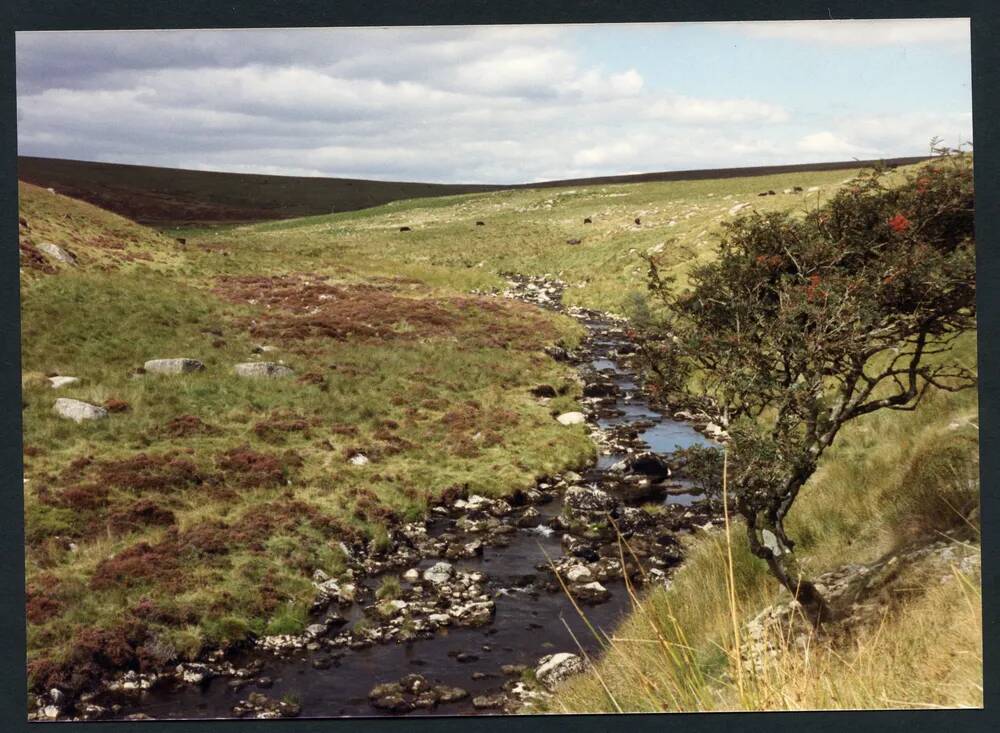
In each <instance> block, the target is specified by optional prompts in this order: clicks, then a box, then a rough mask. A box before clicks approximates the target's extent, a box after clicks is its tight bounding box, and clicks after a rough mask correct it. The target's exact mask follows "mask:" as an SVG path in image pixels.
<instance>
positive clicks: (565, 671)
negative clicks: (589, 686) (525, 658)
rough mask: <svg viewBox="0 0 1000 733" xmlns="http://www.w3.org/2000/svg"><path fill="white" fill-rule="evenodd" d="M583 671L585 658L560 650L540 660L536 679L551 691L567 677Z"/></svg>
mask: <svg viewBox="0 0 1000 733" xmlns="http://www.w3.org/2000/svg"><path fill="white" fill-rule="evenodd" d="M582 671H583V660H582V659H581V658H580V657H578V656H577V655H576V654H570V653H569V652H560V653H559V654H549V655H548V656H545V657H542V658H541V659H539V660H538V666H537V667H536V668H535V679H537V680H538V681H539V682H540V683H541V684H542V686H543V687H545V689H547V690H549V691H550V692H551V691H552V690H554V689H555V687H556V685H558V684H559V683H560V682H562V681H563V680H564V679H566V678H567V677H570V676H571V675H574V674H579V673H580V672H582Z"/></svg>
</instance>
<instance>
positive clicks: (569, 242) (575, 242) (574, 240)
mask: <svg viewBox="0 0 1000 733" xmlns="http://www.w3.org/2000/svg"><path fill="white" fill-rule="evenodd" d="M579 243H580V240H579V239H577V238H576V237H574V238H573V239H567V240H566V244H579Z"/></svg>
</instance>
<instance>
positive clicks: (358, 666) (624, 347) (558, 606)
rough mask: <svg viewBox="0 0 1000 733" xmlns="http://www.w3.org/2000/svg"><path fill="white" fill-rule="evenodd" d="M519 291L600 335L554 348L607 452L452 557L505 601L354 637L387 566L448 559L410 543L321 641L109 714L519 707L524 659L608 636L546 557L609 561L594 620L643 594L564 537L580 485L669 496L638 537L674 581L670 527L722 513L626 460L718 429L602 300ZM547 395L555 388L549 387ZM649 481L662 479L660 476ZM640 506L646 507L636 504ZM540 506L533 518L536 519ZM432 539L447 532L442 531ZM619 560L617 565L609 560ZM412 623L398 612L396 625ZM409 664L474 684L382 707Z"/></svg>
mask: <svg viewBox="0 0 1000 733" xmlns="http://www.w3.org/2000/svg"><path fill="white" fill-rule="evenodd" d="M506 295H507V296H508V297H517V298H520V299H522V300H525V301H528V302H532V303H535V304H536V305H540V306H542V307H546V308H550V309H554V310H559V311H561V312H565V313H568V314H569V315H571V316H573V317H575V318H577V319H578V320H579V321H580V322H581V323H583V324H584V325H585V326H586V328H587V331H588V337H587V339H586V340H585V342H584V343H583V344H582V345H581V347H580V348H579V349H577V350H575V351H574V352H573V353H571V354H566V353H559V354H553V355H554V356H555V357H556V358H559V359H562V360H565V361H568V362H570V363H572V364H574V365H575V366H576V368H577V369H578V372H579V374H580V376H581V378H582V379H583V382H584V384H585V385H586V386H585V392H584V394H585V395H592V396H591V397H589V398H586V399H585V400H584V403H585V404H586V405H587V407H586V408H585V409H586V411H587V413H588V415H587V427H588V428H589V429H590V430H591V433H592V434H593V435H594V437H595V441H596V442H597V444H598V447H599V454H600V455H599V458H598V460H597V462H596V464H595V465H593V466H591V467H589V468H588V469H587V470H585V471H582V475H577V474H567V475H566V476H564V477H554V478H552V479H549V480H547V481H546V482H540V484H539V486H538V487H536V488H537V489H538V491H537V492H536V494H537V495H538V496H534V495H532V497H533V498H534V499H535V500H534V501H532V500H529V501H527V502H520V503H518V502H515V501H513V500H512V501H511V504H512V505H513V506H512V507H508V508H510V509H511V511H510V512H507V513H504V512H506V510H505V509H504V508H503V507H501V508H500V509H499V510H497V511H496V512H494V513H495V514H498V515H500V519H498V520H492V519H491V520H489V522H487V524H489V525H490V526H491V527H493V530H490V531H488V532H486V534H485V535H483V534H480V535H477V536H480V537H484V538H485V539H483V540H482V545H481V547H479V548H477V553H478V552H481V554H473V555H472V556H466V557H456V558H452V559H450V560H449V562H450V563H451V565H452V566H453V568H454V571H455V573H457V574H459V575H460V574H461V573H462V572H464V573H466V574H468V575H469V576H470V577H473V578H477V579H479V580H478V581H477V582H478V585H476V584H474V585H473V587H474V589H475V590H476V592H479V591H481V592H482V593H483V594H484V595H486V596H489V598H490V600H492V604H493V607H492V614H491V616H490V618H489V620H488V622H486V623H483V624H481V625H479V624H477V625H460V624H458V623H452V624H450V625H444V626H439V627H436V628H432V629H431V630H430V631H425V632H423V633H421V634H418V635H417V636H416V638H412V639H410V640H406V641H401V640H400V637H399V636H398V631H392V633H395V634H397V636H395V637H391V638H390V636H389V632H387V634H386V638H382V639H380V640H379V641H376V642H374V643H370V642H367V641H366V642H363V643H362V642H357V643H347V642H345V641H344V640H348V639H350V638H351V637H350V636H349V632H350V630H351V628H352V626H353V625H356V624H358V623H359V621H361V619H362V617H363V616H364V615H365V610H364V605H365V603H369V604H371V603H374V598H373V590H374V588H376V587H377V586H378V584H379V581H380V574H386V573H388V574H392V575H395V576H398V575H400V574H401V573H402V571H403V570H407V569H411V568H416V570H417V571H418V572H420V573H422V572H423V571H424V570H426V569H428V568H430V567H432V566H434V565H435V563H438V562H440V561H441V559H442V557H441V555H437V556H425V553H423V552H417V551H415V550H412V548H403V549H404V550H405V551H406V552H408V553H409V555H408V556H407V557H409V558H410V562H408V563H404V564H400V565H397V566H396V567H395V568H392V567H387V568H386V569H384V570H382V571H381V573H379V572H376V573H374V574H368V575H363V576H361V577H359V579H358V580H357V585H358V591H359V599H358V602H356V603H353V604H345V605H343V606H341V607H340V611H339V613H340V614H341V615H342V618H340V619H339V620H338V627H337V628H336V630H334V629H333V628H332V627H331V629H330V630H329V631H325V632H323V633H322V634H320V635H319V638H313V639H312V640H311V643H308V644H304V645H298V646H296V645H293V648H291V649H288V650H284V651H282V652H281V653H280V654H276V653H273V652H271V651H266V650H263V649H260V648H248V649H243V650H238V651H235V652H230V653H229V654H228V655H226V663H227V665H228V666H227V668H228V669H231V670H237V672H236V673H235V675H234V674H228V675H227V674H206V675H205V676H204V679H201V680H196V681H197V682H198V684H189V683H186V682H182V681H180V680H179V679H177V678H176V676H174V675H170V676H164V677H161V678H160V679H159V680H157V681H155V682H154V683H153V684H150V685H148V689H142V690H136V689H135V688H134V687H133V688H131V689H129V690H128V691H124V690H122V689H121V687H119V689H118V691H117V692H105V693H103V694H102V696H100V697H97V698H95V702H99V703H100V705H101V707H102V708H103V709H104V710H106V711H108V712H107V715H106V716H108V715H109V716H110V717H114V718H119V719H120V718H128V719H138V718H145V717H151V718H158V719H166V718H229V717H233V716H234V714H244V713H245V710H246V708H247V706H246V700H247V698H248V696H249V695H250V694H251V693H253V692H256V693H259V695H264V696H266V697H267V698H269V699H271V700H272V701H276V700H282V699H285V700H293V701H294V703H293V704H294V706H295V707H297V708H298V709H297V710H296V711H295V713H294V714H298V715H301V716H302V717H312V718H315V717H338V716H375V715H390V714H400V713H407V714H410V715H419V714H434V715H468V714H497V713H502V712H505V711H510V710H513V709H515V708H516V707H517V706H518V705H519V704H522V703H523V702H524V701H525V700H526V699H530V695H531V694H532V693H530V692H528V693H524V692H523V689H524V687H525V685H524V684H520V685H519V684H518V683H521V682H522V673H523V670H524V669H526V670H530V671H533V670H535V668H536V667H537V665H538V664H539V659H540V658H541V657H544V656H545V655H550V654H555V653H561V652H568V653H573V654H577V655H579V654H580V646H582V647H583V649H584V650H585V651H586V652H587V654H591V653H594V652H597V651H598V650H599V647H600V644H599V642H598V640H597V639H595V638H594V636H593V635H592V634H591V633H590V632H589V631H588V630H587V627H586V625H585V624H584V622H583V621H582V620H581V619H580V617H579V615H578V613H577V611H576V610H575V609H574V606H573V604H572V602H571V600H570V598H569V597H568V596H567V594H566V593H565V592H563V591H562V589H561V588H560V587H559V586H558V584H557V583H555V582H553V581H554V580H555V578H554V575H553V573H552V571H551V569H548V568H547V567H546V566H548V564H549V560H550V559H551V560H553V561H557V562H559V563H562V567H564V568H565V567H569V566H570V564H572V563H574V562H575V563H584V564H586V563H590V565H589V566H588V567H591V568H597V570H595V572H597V573H599V575H598V576H597V577H598V579H599V581H600V582H599V585H602V586H603V588H605V589H606V591H607V593H608V594H609V595H608V596H607V597H606V599H601V602H595V603H590V604H587V605H583V606H582V607H583V609H584V611H585V613H586V614H587V618H588V619H589V621H590V623H591V624H593V625H594V626H596V627H598V628H600V629H603V630H604V631H606V632H608V633H609V634H610V633H611V631H612V630H613V629H614V627H615V626H616V624H617V623H618V621H619V620H620V619H621V618H622V617H623V615H624V614H626V613H627V612H628V611H629V610H630V608H631V603H630V600H629V595H628V593H627V592H626V588H625V584H624V581H623V579H622V577H621V573H620V572H619V573H617V575H616V573H615V572H614V569H613V566H614V563H615V561H614V560H613V559H609V556H611V552H610V551H608V546H609V543H608V540H607V538H597V539H595V538H593V537H583V538H582V539H579V540H574V539H572V538H569V537H564V535H565V534H566V533H567V531H569V529H570V528H569V527H568V526H567V524H568V523H567V521H564V520H563V519H561V517H565V516H567V514H566V512H567V511H568V510H567V508H566V507H565V506H564V499H565V497H566V495H567V491H568V490H571V489H572V488H575V489H576V490H577V493H578V494H580V493H581V491H590V490H591V489H594V488H596V489H603V490H604V491H606V492H607V494H609V495H611V496H613V497H615V502H616V509H615V511H616V512H619V513H620V516H622V517H634V516H635V515H636V511H637V510H635V509H634V508H635V507H639V506H643V505H645V506H647V507H648V506H649V504H650V502H651V501H652V502H657V503H660V504H662V505H663V507H664V509H665V511H663V512H662V514H661V512H655V513H653V514H649V513H648V512H647V513H646V514H645V515H643V516H642V517H640V518H641V519H642V521H643V522H645V524H643V525H642V526H643V527H647V525H648V527H647V528H646V529H643V530H641V531H639V530H636V534H635V538H636V542H637V543H638V546H640V547H642V548H646V549H645V550H644V551H643V552H642V556H643V557H644V560H643V564H644V566H646V561H647V560H648V563H649V565H648V567H646V569H647V570H648V569H650V568H659V569H660V571H659V574H658V575H657V576H656V577H658V578H662V579H663V580H665V579H666V578H667V577H668V575H669V572H670V570H671V569H672V568H673V567H675V566H676V564H677V563H678V562H679V561H680V558H679V555H678V549H677V546H676V545H674V544H673V541H672V539H671V537H673V536H676V535H677V534H679V533H683V532H687V531H691V528H692V527H694V526H695V525H702V524H705V523H706V522H711V521H712V516H711V514H710V512H709V510H708V508H707V507H706V506H705V504H704V502H702V501H701V500H700V499H701V497H699V496H696V495H694V494H692V493H690V492H689V491H688V490H687V489H686V488H685V487H686V486H689V485H688V484H685V482H684V481H683V480H682V479H678V478H677V477H676V476H671V477H670V479H668V480H666V481H665V480H664V479H663V477H662V476H656V475H654V476H653V477H652V480H651V479H650V478H649V477H648V475H639V476H638V477H636V476H634V475H633V476H631V477H629V476H628V475H627V473H628V468H623V463H627V461H628V459H629V457H630V456H633V457H634V456H636V455H640V454H645V455H649V454H650V453H652V454H653V455H654V457H656V456H661V457H669V455H670V454H671V453H672V452H673V451H675V450H677V449H678V448H684V447H687V446H690V445H695V444H701V445H705V444H711V441H710V440H708V439H707V438H706V437H704V436H703V435H702V434H701V433H700V432H698V430H696V429H695V427H694V426H693V425H691V424H689V423H687V422H683V421H678V420H674V419H671V418H670V417H668V416H666V415H664V414H663V413H662V412H661V411H659V410H657V409H654V408H653V407H652V406H651V405H650V404H649V402H648V401H647V399H646V397H645V396H644V395H643V393H642V391H641V390H640V387H639V378H638V376H637V375H636V373H635V372H634V371H633V370H632V367H631V366H630V364H629V355H630V354H631V353H632V352H633V351H634V346H633V345H632V344H631V343H630V342H629V340H628V338H627V337H626V335H625V331H624V327H623V326H624V324H623V322H621V321H618V320H616V319H613V318H611V317H609V316H606V315H603V314H600V313H596V312H592V311H585V310H580V309H566V308H563V306H562V305H561V296H562V287H561V285H559V284H558V283H554V282H552V281H547V280H542V279H538V278H524V277H519V278H513V279H512V281H511V287H510V289H509V290H508V291H507V293H506ZM541 399H542V400H543V401H544V397H543V398H541ZM567 429H576V428H567ZM648 473H649V472H647V474H648ZM654 473H655V472H654ZM567 477H568V478H567ZM629 480H631V481H632V483H631V484H628V486H629V487H631V488H629V491H628V492H626V493H624V494H623V492H622V487H623V485H625V483H627V482H628V481H629ZM650 484H653V486H652V487H649V486H648V485H650ZM636 486H639V487H640V488H641V490H640V491H639V492H636V491H635V490H634V488H635V487H636ZM580 487H582V488H580ZM598 493H599V492H598ZM581 495H582V494H581ZM651 497H653V498H651ZM461 503H463V504H464V503H466V502H464V501H463V502H461ZM501 504H502V502H501ZM488 506H493V505H492V504H489V505H488ZM628 507H632V508H633V509H632V513H631V514H630V513H629V510H628ZM494 508H495V507H494ZM529 510H532V511H529ZM536 513H537V515H536ZM529 515H530V517H532V520H531V521H530V522H529V521H527V520H525V519H524V518H523V517H525V516H529ZM473 516H478V515H473V514H470V513H468V512H465V513H463V512H461V511H452V510H451V509H450V508H449V507H447V506H445V507H442V508H439V509H438V510H436V511H434V512H432V513H431V514H430V516H429V518H428V520H427V522H426V523H425V525H424V526H425V528H426V539H422V540H421V542H422V543H423V544H422V545H419V546H421V547H425V546H426V547H431V546H432V545H433V543H434V541H435V538H442V537H443V538H451V537H452V536H453V535H456V534H457V535H459V536H460V537H463V538H468V537H469V536H470V535H469V532H468V526H469V525H468V522H469V521H470V520H469V517H473ZM649 517H654V519H649ZM622 521H624V520H622ZM463 522H464V524H463ZM528 525H534V526H528ZM459 528H463V529H461V531H460V529H459ZM501 530H502V531H501ZM449 541H451V540H449ZM463 541H465V540H463ZM433 546H434V547H438V548H440V547H441V546H442V545H441V544H440V542H439V543H438V544H437V545H433ZM466 546H468V545H466ZM613 546H614V545H613V543H612V547H613ZM661 550H662V552H661ZM430 552H431V550H428V551H427V553H430ZM571 556H572V557H571ZM448 557H451V556H450V555H449V556H448ZM615 557H617V555H615ZM601 562H604V565H601V564H600V563H601ZM595 563H596V564H595ZM608 567H610V568H612V569H611V570H610V571H608V572H604V570H603V569H604V568H608ZM626 572H627V569H626ZM602 576H603V577H602ZM412 577H413V574H412V573H411V578H412ZM456 577H457V576H456ZM420 585H421V584H420V583H419V582H417V583H407V582H404V583H403V588H404V596H403V598H404V601H401V603H406V602H407V600H408V601H409V602H410V604H411V606H412V607H416V606H413V604H415V603H417V601H420V599H424V598H426V597H427V596H426V594H427V591H425V590H423V589H422V588H420V587H419V586H420ZM424 585H426V584H424ZM411 586H414V588H413V590H412V594H411V595H405V593H410V592H411V591H410V590H409V589H410V587H411ZM421 593H423V594H424V595H420V594H421ZM431 598H432V600H433V599H434V597H433V596H431ZM414 599H417V600H414ZM437 600H438V601H440V599H439V598H438V599H437ZM420 602H423V601H420ZM439 605H442V606H444V603H443V602H442V603H440V604H439ZM369 608H370V607H369ZM362 623H363V622H362ZM399 626H400V624H398V623H396V624H395V625H394V626H392V627H391V629H398V627H399ZM345 632H346V634H347V635H345ZM338 635H339V636H338ZM574 637H575V638H574ZM410 673H415V674H419V675H422V676H423V677H424V678H425V679H426V680H427V681H428V683H429V684H433V685H442V686H448V687H450V688H461V690H463V691H465V692H467V693H468V694H467V695H464V696H462V697H461V699H457V700H455V701H448V704H443V703H440V702H438V703H433V704H429V705H423V706H422V705H420V704H419V702H417V703H413V702H412V701H411V702H407V703H406V704H405V705H403V704H397V705H395V706H393V705H389V704H387V703H384V702H383V703H382V704H381V705H380V707H375V706H373V699H372V698H371V696H370V693H371V691H372V688H373V687H374V686H376V685H378V684H380V683H392V682H394V681H397V680H399V679H400V678H401V677H403V676H405V675H407V674H410ZM528 678H530V675H528ZM188 682H191V680H188ZM144 686H145V685H144ZM126 687H128V685H126ZM526 696H527V697H526ZM409 699H410V698H407V700H409ZM241 705H243V709H244V713H240V712H235V711H234V708H237V707H238V706H241ZM250 708H253V705H251V706H250ZM250 712H251V713H260V712H261V709H260V707H259V706H258V708H257V709H256V710H251V711H250ZM255 717H277V716H276V715H255Z"/></svg>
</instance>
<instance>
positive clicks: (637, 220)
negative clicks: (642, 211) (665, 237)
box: [635, 216, 642, 226]
mask: <svg viewBox="0 0 1000 733" xmlns="http://www.w3.org/2000/svg"><path fill="white" fill-rule="evenodd" d="M640 224H642V220H641V219H640V218H639V217H638V216H637V217H635V225H636V226H639V225H640Z"/></svg>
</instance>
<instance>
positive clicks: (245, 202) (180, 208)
mask: <svg viewBox="0 0 1000 733" xmlns="http://www.w3.org/2000/svg"><path fill="white" fill-rule="evenodd" d="M920 160H923V158H896V159H891V160H887V161H886V162H887V163H889V164H898V165H904V164H909V163H915V162H918V161H920ZM866 162H871V161H843V162H833V163H810V164H804V165H783V166H764V167H757V168H728V169H709V170H690V171H666V172H658V173H640V174H634V175H620V176H604V177H600V178H585V179H584V178H580V179H569V180H563V181H547V182H544V183H529V184H519V185H480V184H439V183H416V182H406V181H373V180H364V179H352V178H316V177H295V176H269V175H257V174H245V173H217V172H211V171H194V170H180V169H174V168H156V167H150V166H140V165H124V164H116V163H95V162H88V161H78V160H60V159H55V158H37V157H30V156H20V157H18V178H19V179H20V180H22V181H25V182H27V183H32V184H34V185H36V186H41V187H43V188H54V189H56V190H57V191H58V192H59V193H62V194H65V195H67V196H72V197H73V198H79V199H82V200H84V201H87V202H89V203H91V204H94V205H96V206H100V207H101V208H104V209H107V210H109V211H113V212H115V213H117V214H121V215H123V216H126V217H128V218H130V219H133V220H135V221H137V222H140V223H142V224H147V225H151V226H158V227H183V226H190V225H204V224H217V223H246V222H252V221H263V220H268V219H291V218H295V217H301V216H311V215H316V214H330V213H334V212H343V211H356V210H358V209H367V208H370V207H373V206H379V205H381V204H386V203H389V202H391V201H399V200H402V199H416V198H429V197H437V196H453V195H457V194H466V193H476V192H486V191H497V190H502V189H525V188H553V187H565V186H583V185H607V184H622V183H650V182H659V181H684V180H705V179H717V178H736V177H740V178H742V177H747V176H767V175H775V174H779V173H795V172H807V171H829V170H840V169H856V168H858V167H861V166H862V165H864V164H865V163H866Z"/></svg>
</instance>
